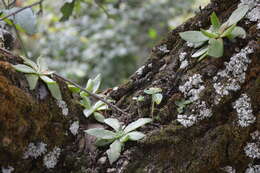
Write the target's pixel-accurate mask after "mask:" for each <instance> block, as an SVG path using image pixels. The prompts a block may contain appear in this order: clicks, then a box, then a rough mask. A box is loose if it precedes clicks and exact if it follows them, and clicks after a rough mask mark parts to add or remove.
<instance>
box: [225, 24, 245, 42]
mask: <svg viewBox="0 0 260 173" xmlns="http://www.w3.org/2000/svg"><path fill="white" fill-rule="evenodd" d="M236 37H240V38H246V31H245V30H244V29H243V28H242V27H239V26H236V27H235V28H234V30H233V31H232V33H231V34H230V35H229V36H228V38H229V39H234V38H236Z"/></svg>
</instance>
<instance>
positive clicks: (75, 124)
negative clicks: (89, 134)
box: [70, 121, 79, 136]
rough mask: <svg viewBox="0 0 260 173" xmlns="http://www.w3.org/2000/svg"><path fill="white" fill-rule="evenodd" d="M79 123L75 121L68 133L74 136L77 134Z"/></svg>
mask: <svg viewBox="0 0 260 173" xmlns="http://www.w3.org/2000/svg"><path fill="white" fill-rule="evenodd" d="M78 130H79V121H75V122H73V123H72V124H71V125H70V132H71V133H72V134H73V135H74V136H75V135H77V134H78Z"/></svg>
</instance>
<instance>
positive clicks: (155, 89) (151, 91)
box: [144, 87, 162, 95]
mask: <svg viewBox="0 0 260 173" xmlns="http://www.w3.org/2000/svg"><path fill="white" fill-rule="evenodd" d="M144 92H145V93H146V94H150V95H151V94H156V93H159V92H162V89H161V88H155V87H151V88H149V89H146V90H144Z"/></svg>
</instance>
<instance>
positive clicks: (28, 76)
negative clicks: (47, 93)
mask: <svg viewBox="0 0 260 173" xmlns="http://www.w3.org/2000/svg"><path fill="white" fill-rule="evenodd" d="M25 76H26V79H27V81H28V83H29V87H30V90H34V89H35V87H36V85H37V81H38V79H39V76H38V75H35V74H26V75H25Z"/></svg>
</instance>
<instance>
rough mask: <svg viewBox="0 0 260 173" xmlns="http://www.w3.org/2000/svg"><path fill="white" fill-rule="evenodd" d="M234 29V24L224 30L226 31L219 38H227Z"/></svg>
mask: <svg viewBox="0 0 260 173" xmlns="http://www.w3.org/2000/svg"><path fill="white" fill-rule="evenodd" d="M235 27H236V24H234V25H232V26H230V27H229V28H228V29H226V30H225V31H224V32H223V33H222V34H221V37H227V36H229V35H230V34H231V33H232V32H233V30H234V29H235Z"/></svg>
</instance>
